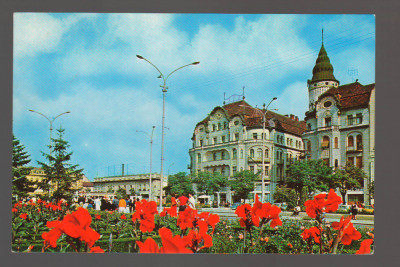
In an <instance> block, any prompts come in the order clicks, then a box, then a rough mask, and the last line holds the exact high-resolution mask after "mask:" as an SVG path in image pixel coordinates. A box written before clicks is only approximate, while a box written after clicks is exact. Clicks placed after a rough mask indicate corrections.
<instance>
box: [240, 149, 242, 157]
mask: <svg viewBox="0 0 400 267" xmlns="http://www.w3.org/2000/svg"><path fill="white" fill-rule="evenodd" d="M240 158H241V159H242V158H243V149H241V150H240Z"/></svg>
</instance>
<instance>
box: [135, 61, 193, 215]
mask: <svg viewBox="0 0 400 267" xmlns="http://www.w3.org/2000/svg"><path fill="white" fill-rule="evenodd" d="M136 57H137V58H139V59H142V60H145V61H147V62H148V63H149V64H150V65H152V66H153V67H154V68H155V69H156V70H157V71H158V72H159V73H160V76H159V78H162V79H163V81H164V83H163V85H160V87H161V88H162V92H163V113H162V127H161V168H160V211H161V210H162V190H163V168H164V123H165V93H166V92H167V91H168V87H167V79H168V78H169V77H170V76H171V75H172V74H173V73H174V72H176V71H178V70H180V69H182V68H184V67H187V66H191V65H197V64H199V63H200V62H193V63H190V64H187V65H184V66H182V67H179V68H177V69H175V70H174V71H172V72H171V73H170V74H168V75H167V76H166V77H165V76H164V74H163V73H162V72H161V71H160V70H159V69H158V68H157V67H156V66H155V65H154V64H153V63H151V62H150V61H149V60H147V59H146V58H144V57H142V56H140V55H136Z"/></svg>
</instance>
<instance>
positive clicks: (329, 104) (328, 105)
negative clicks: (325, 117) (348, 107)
mask: <svg viewBox="0 0 400 267" xmlns="http://www.w3.org/2000/svg"><path fill="white" fill-rule="evenodd" d="M330 106H332V102H331V101H326V102H325V103H324V107H326V108H329V107H330Z"/></svg>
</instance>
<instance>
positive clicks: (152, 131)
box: [136, 126, 156, 201]
mask: <svg viewBox="0 0 400 267" xmlns="http://www.w3.org/2000/svg"><path fill="white" fill-rule="evenodd" d="M155 128H156V126H153V128H152V130H151V135H150V134H149V133H147V132H145V131H140V130H136V132H141V133H144V134H147V135H148V136H149V137H150V179H149V180H150V181H149V183H150V192H149V200H150V201H151V199H152V194H151V191H152V190H153V187H152V184H151V172H152V170H151V166H152V162H153V134H154V129H155Z"/></svg>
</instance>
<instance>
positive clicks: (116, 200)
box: [112, 197, 119, 210]
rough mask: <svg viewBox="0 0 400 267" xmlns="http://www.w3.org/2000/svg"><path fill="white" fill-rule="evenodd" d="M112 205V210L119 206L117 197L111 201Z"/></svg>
mask: <svg viewBox="0 0 400 267" xmlns="http://www.w3.org/2000/svg"><path fill="white" fill-rule="evenodd" d="M112 205H113V210H117V209H118V206H119V201H118V198H117V197H114V199H113V201H112Z"/></svg>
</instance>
